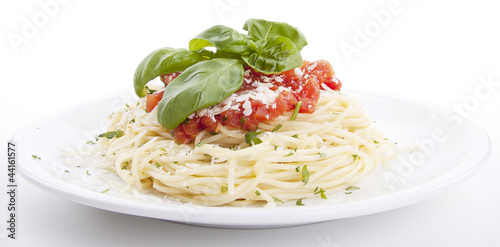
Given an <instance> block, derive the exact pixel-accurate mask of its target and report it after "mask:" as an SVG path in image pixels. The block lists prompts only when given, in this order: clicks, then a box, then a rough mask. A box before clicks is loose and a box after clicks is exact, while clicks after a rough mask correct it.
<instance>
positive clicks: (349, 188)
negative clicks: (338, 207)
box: [345, 186, 359, 194]
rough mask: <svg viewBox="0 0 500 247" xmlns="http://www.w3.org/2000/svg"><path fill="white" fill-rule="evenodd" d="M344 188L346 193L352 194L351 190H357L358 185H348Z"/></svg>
mask: <svg viewBox="0 0 500 247" xmlns="http://www.w3.org/2000/svg"><path fill="white" fill-rule="evenodd" d="M345 190H346V192H345V193H346V194H352V192H353V191H355V190H359V187H358V186H349V187H347V188H346V189H345Z"/></svg>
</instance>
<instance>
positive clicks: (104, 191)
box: [101, 189, 109, 193]
mask: <svg viewBox="0 0 500 247" xmlns="http://www.w3.org/2000/svg"><path fill="white" fill-rule="evenodd" d="M108 191H109V189H105V190H103V191H101V193H106V192H108Z"/></svg>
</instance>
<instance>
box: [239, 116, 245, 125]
mask: <svg viewBox="0 0 500 247" xmlns="http://www.w3.org/2000/svg"><path fill="white" fill-rule="evenodd" d="M245 122H246V119H245V117H241V118H240V123H241V125H243V124H245Z"/></svg>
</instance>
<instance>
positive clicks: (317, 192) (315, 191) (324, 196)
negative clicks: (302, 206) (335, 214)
mask: <svg viewBox="0 0 500 247" xmlns="http://www.w3.org/2000/svg"><path fill="white" fill-rule="evenodd" d="M318 189H319V190H318ZM325 192H326V191H325V190H323V189H322V188H318V187H316V189H315V190H314V195H317V194H321V199H324V200H326V199H327V197H326V195H325Z"/></svg>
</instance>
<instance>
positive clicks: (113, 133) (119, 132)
mask: <svg viewBox="0 0 500 247" xmlns="http://www.w3.org/2000/svg"><path fill="white" fill-rule="evenodd" d="M122 136H123V130H121V129H117V130H116V131H108V132H106V133H102V134H100V135H98V136H97V137H106V138H108V139H113V137H116V138H120V137H122Z"/></svg>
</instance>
